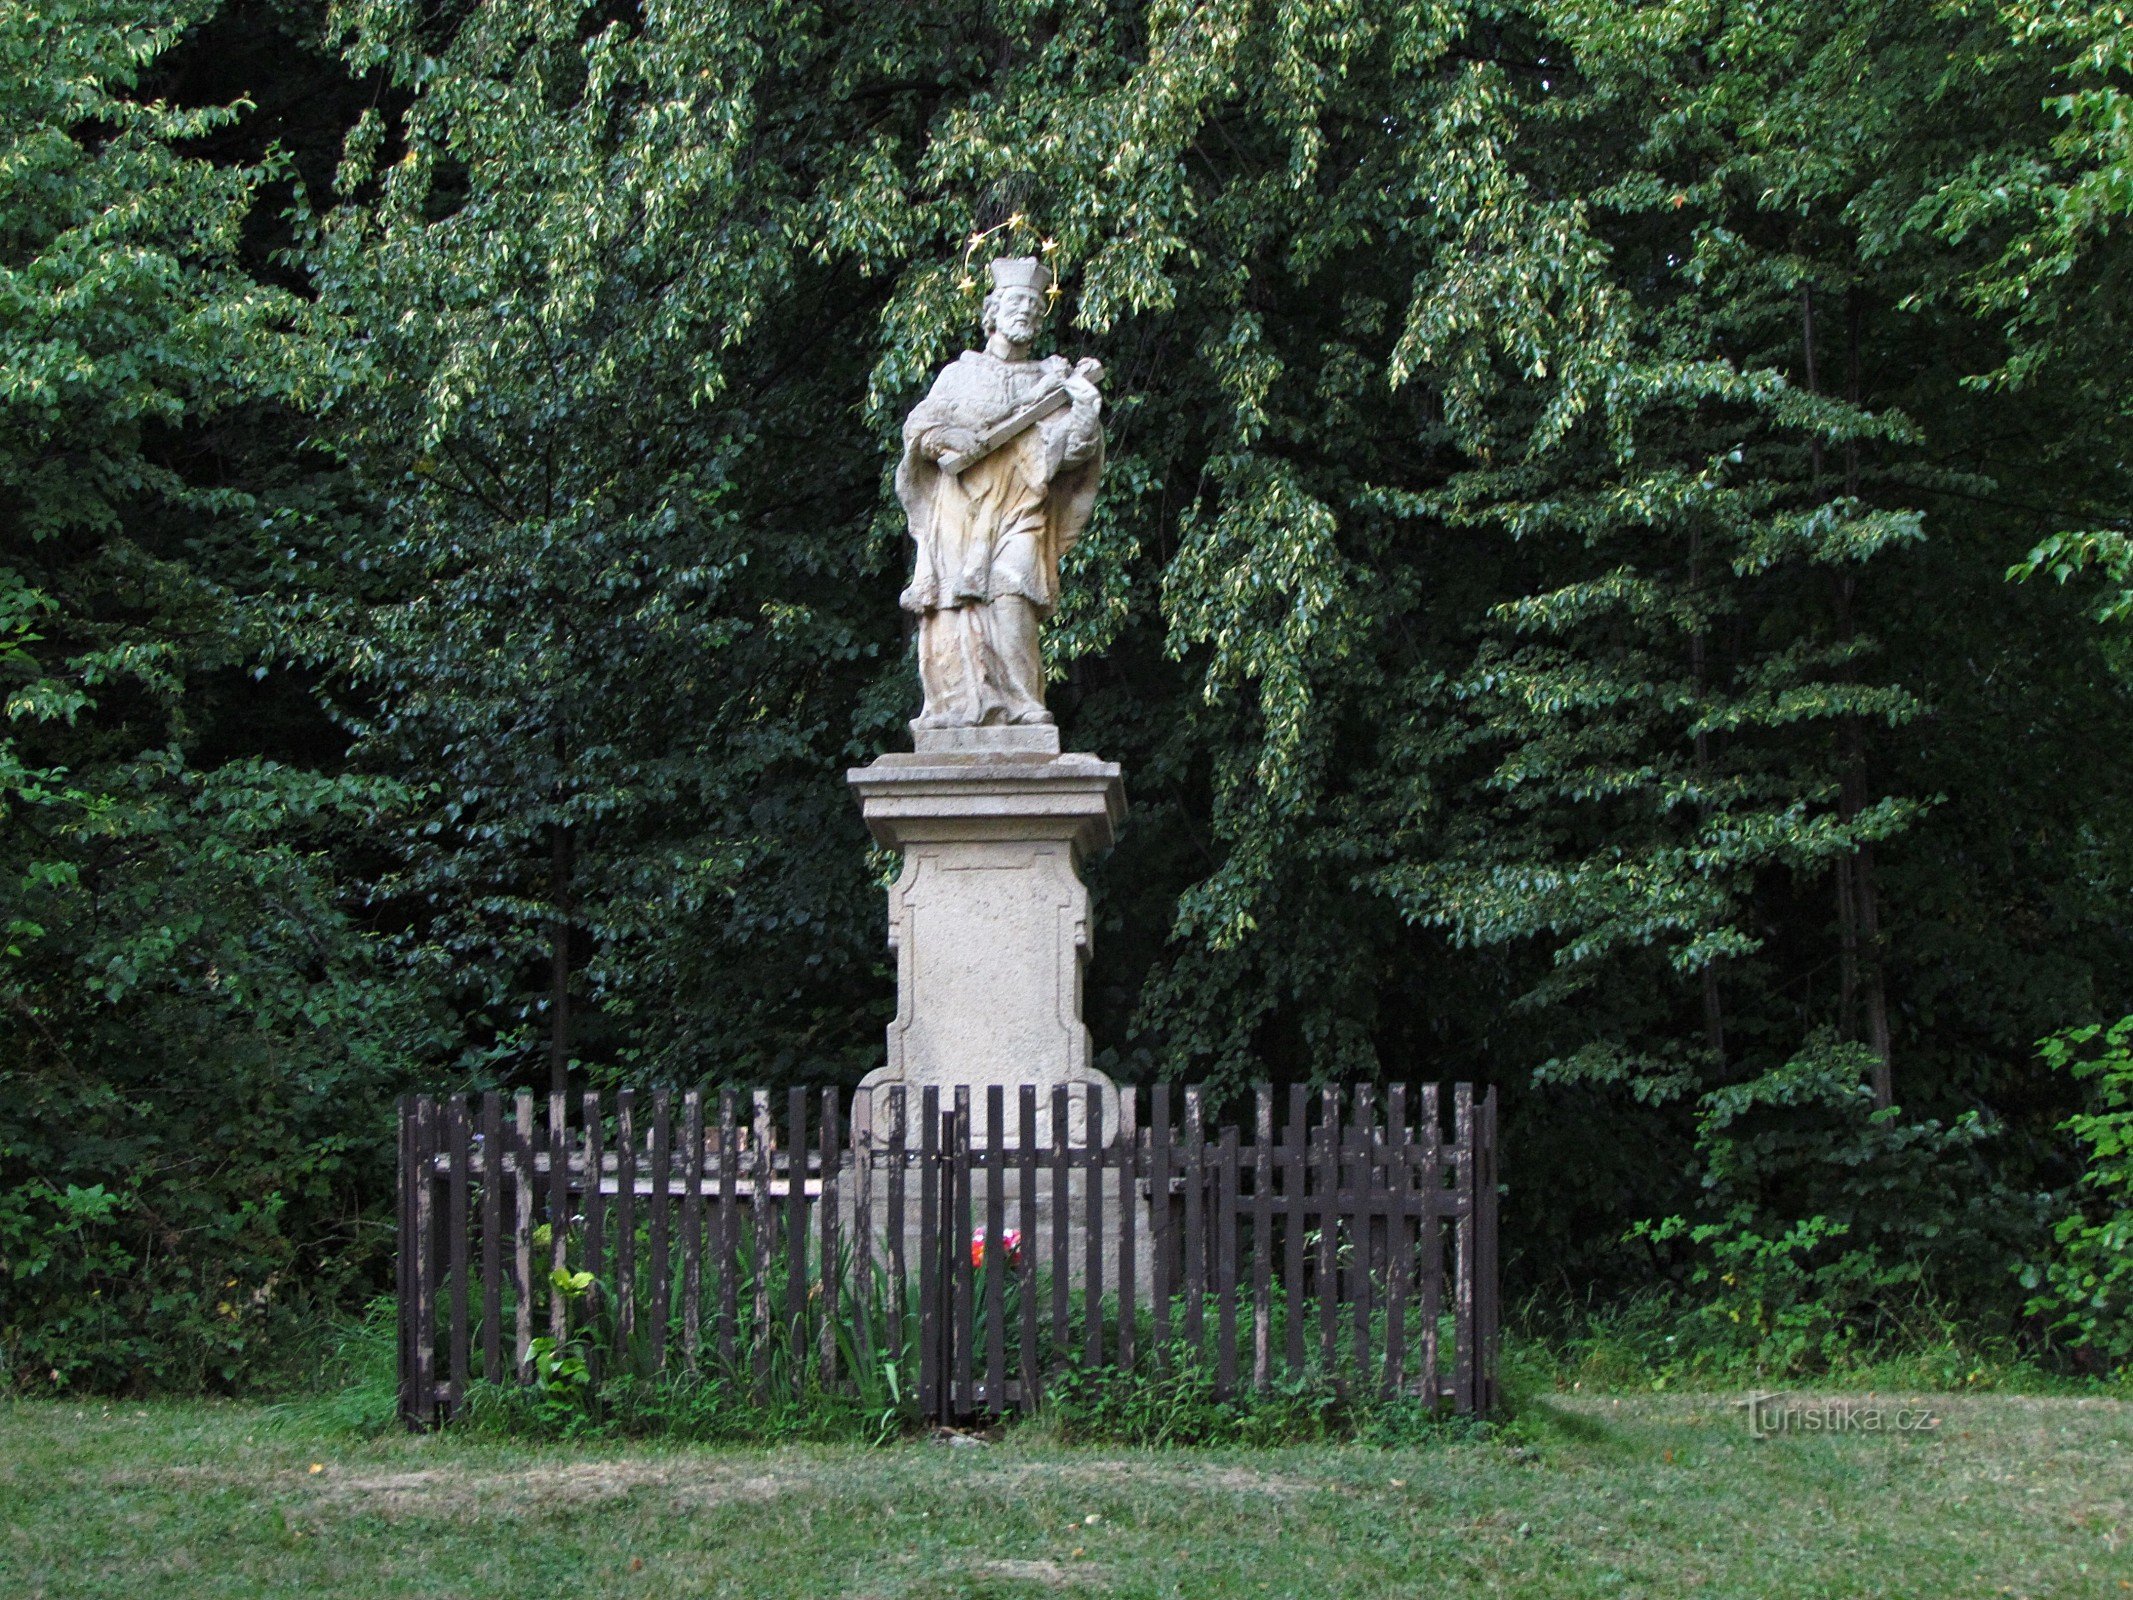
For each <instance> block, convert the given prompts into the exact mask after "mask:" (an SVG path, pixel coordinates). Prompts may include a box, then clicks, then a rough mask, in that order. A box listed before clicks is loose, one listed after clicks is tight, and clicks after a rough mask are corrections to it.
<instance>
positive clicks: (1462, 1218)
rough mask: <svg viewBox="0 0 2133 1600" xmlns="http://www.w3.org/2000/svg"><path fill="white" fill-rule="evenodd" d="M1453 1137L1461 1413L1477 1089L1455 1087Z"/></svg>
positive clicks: (1468, 1357)
mask: <svg viewBox="0 0 2133 1600" xmlns="http://www.w3.org/2000/svg"><path fill="white" fill-rule="evenodd" d="M1452 1138H1453V1140H1454V1142H1455V1143H1456V1144H1457V1146H1458V1162H1459V1198H1460V1210H1459V1219H1458V1221H1457V1222H1456V1223H1455V1224H1454V1225H1453V1241H1452V1248H1453V1250H1454V1252H1455V1253H1456V1254H1457V1256H1458V1261H1457V1270H1458V1277H1457V1278H1456V1279H1454V1280H1453V1284H1452V1305H1453V1313H1452V1404H1453V1405H1454V1406H1455V1407H1457V1408H1458V1410H1460V1411H1461V1412H1466V1413H1471V1412H1472V1411H1473V1409H1474V1166H1475V1163H1474V1090H1473V1086H1472V1085H1471V1084H1464V1083H1460V1084H1454V1085H1453V1086H1452Z"/></svg>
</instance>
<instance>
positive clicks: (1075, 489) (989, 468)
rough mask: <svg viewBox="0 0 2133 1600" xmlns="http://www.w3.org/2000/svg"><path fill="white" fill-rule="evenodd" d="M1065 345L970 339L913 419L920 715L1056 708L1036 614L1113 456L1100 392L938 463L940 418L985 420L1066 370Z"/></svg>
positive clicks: (972, 715)
mask: <svg viewBox="0 0 2133 1600" xmlns="http://www.w3.org/2000/svg"><path fill="white" fill-rule="evenodd" d="M1071 372H1072V368H1071V367H1070V366H1069V364H1068V363H1067V362H1066V361H1065V360H1064V359H1063V358H1061V357H1059V356H1052V357H1049V358H1048V359H1046V360H1043V361H1003V360H1001V359H1000V358H999V357H998V356H994V355H990V354H988V353H986V352H985V351H982V350H966V351H964V352H963V354H962V355H961V356H960V357H959V358H958V359H957V360H956V361H954V362H953V363H952V364H950V365H949V366H948V367H947V368H946V369H945V370H944V371H943V372H942V373H941V375H940V377H939V378H937V379H936V380H934V384H933V388H932V391H931V392H930V393H928V394H927V396H926V398H925V399H924V400H921V401H920V402H919V403H918V404H917V405H916V406H914V407H913V408H912V411H911V414H910V416H908V417H907V418H905V419H904V453H903V459H902V460H901V461H900V462H899V463H898V465H897V468H896V494H897V498H898V499H900V500H901V501H902V502H903V507H904V513H905V515H906V516H907V517H908V518H909V519H910V528H911V538H912V540H913V542H914V543H915V544H916V546H917V552H916V560H915V562H914V565H913V571H912V578H911V582H910V585H909V586H908V587H907V588H906V589H905V590H904V594H903V606H904V609H905V610H907V611H912V612H915V613H917V615H918V618H919V638H918V661H919V678H920V680H921V682H922V683H923V684H924V686H925V691H926V704H925V710H924V711H923V712H922V713H921V714H920V716H919V725H920V726H922V727H976V726H978V725H980V724H987V723H1028V722H1049V721H1051V720H1052V719H1051V714H1050V713H1049V712H1047V711H1046V710H1045V709H1044V660H1043V656H1042V653H1041V651H1040V649H1039V646H1038V640H1037V624H1038V623H1039V622H1040V621H1041V620H1042V619H1043V618H1045V617H1047V616H1049V615H1050V614H1051V611H1052V607H1053V606H1054V605H1055V604H1057V602H1058V598H1059V558H1060V557H1061V556H1063V555H1065V554H1066V552H1067V550H1068V548H1069V547H1070V546H1072V544H1073V543H1074V541H1075V540H1076V539H1078V538H1079V537H1080V536H1081V530H1082V529H1083V528H1084V527H1085V526H1087V524H1088V520H1089V511H1090V509H1091V507H1093V506H1094V504H1095V503H1096V480H1097V477H1098V475H1099V474H1100V473H1101V472H1102V470H1103V431H1102V428H1101V426H1100V425H1099V423H1098V419H1097V413H1096V409H1095V407H1093V406H1085V405H1070V406H1068V407H1067V408H1065V409H1063V410H1059V411H1055V412H1053V413H1052V414H1051V415H1050V416H1048V417H1043V418H1040V419H1039V420H1038V421H1037V422H1036V423H1034V424H1032V425H1031V426H1030V427H1028V428H1025V429H1024V430H1023V431H1022V432H1021V433H1020V434H1018V435H1016V437H1015V438H1013V439H1012V440H1010V441H1009V442H1008V443H1006V444H1004V445H1002V446H1001V447H1000V448H999V449H998V450H995V451H994V452H993V453H992V454H991V455H989V456H987V457H986V458H985V459H984V460H982V461H978V462H975V463H973V464H972V465H971V466H969V467H967V468H965V469H964V470H963V472H961V473H960V474H956V475H951V474H949V473H945V472H943V471H941V470H940V468H939V466H938V465H937V464H936V457H938V456H939V455H940V454H941V453H942V448H943V443H944V441H943V438H942V435H943V431H944V430H946V429H950V428H965V429H968V430H970V431H971V432H973V433H976V432H979V431H982V430H983V429H985V428H987V427H989V426H991V425H992V424H993V423H995V422H998V421H999V420H1000V419H1001V418H1003V417H1005V416H1007V415H1008V414H1009V413H1011V412H1013V411H1015V410H1016V409H1018V408H1019V407H1021V406H1022V405H1024V404H1026V403H1027V402H1028V401H1030V400H1032V399H1034V398H1035V397H1036V396H1037V395H1038V394H1039V393H1040V392H1041V391H1042V390H1044V389H1045V388H1047V387H1050V386H1053V385H1056V384H1059V383H1061V382H1064V381H1065V379H1066V378H1067V377H1068V376H1069V375H1070V374H1071Z"/></svg>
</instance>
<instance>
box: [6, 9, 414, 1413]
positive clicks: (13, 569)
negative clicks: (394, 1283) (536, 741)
mask: <svg viewBox="0 0 2133 1600" xmlns="http://www.w3.org/2000/svg"><path fill="white" fill-rule="evenodd" d="M212 11H213V8H212V7H211V6H208V5H186V6H180V7H176V8H173V7H170V6H151V5H146V4H136V3H132V0H79V3H77V0H37V3H33V4H27V5H17V6H11V7H9V8H7V10H6V12H5V13H4V15H0V151H4V152H5V157H4V160H0V538H4V540H5V548H4V552H0V674H4V678H5V704H6V717H7V721H6V724H5V726H4V729H0V817H4V819H5V822H6V827H5V829H4V830H0V916H4V919H5V922H6V926H7V930H8V931H7V937H6V950H5V953H4V955H0V1367H4V1376H0V1381H4V1382H6V1383H7V1384H9V1385H10V1386H15V1385H20V1386H26V1387H32V1388H45V1387H59V1386H68V1387H72V1386H77V1385H87V1386H93V1387H97V1388H123V1387H134V1388H146V1387H171V1388H184V1389H197V1388H198V1387H200V1386H201V1385H203V1384H208V1383H213V1384H220V1385H227V1384H231V1383H235V1382H237V1381H239V1380H240V1379H242V1378H244V1377H246V1376H248V1375H251V1374H253V1373H255V1372H257V1371H258V1370H260V1367H261V1363H262V1361H263V1360H266V1359H267V1358H268V1357H269V1354H270V1346H271V1344H272V1340H273V1336H274V1335H275V1334H276V1333H277V1332H278V1331H281V1330H282V1329H284V1328H285V1327H286V1326H287V1325H288V1324H289V1323H290V1322H291V1320H292V1319H293V1318H295V1317H296V1316H298V1315H299V1314H308V1312H309V1311H310V1310H311V1309H312V1308H314V1307H316V1306H318V1305H320V1304H330V1303H332V1302H333V1301H334V1300H335V1299H336V1298H337V1297H338V1296H339V1295H340V1294H341V1293H342V1292H343V1290H344V1287H345V1286H346V1285H347V1284H348V1283H349V1282H350V1281H351V1280H360V1279H361V1278H363V1277H364V1276H365V1275H366V1274H368V1273H369V1272H371V1271H373V1270H375V1263H376V1262H377V1261H378V1259H379V1256H380V1251H381V1246H382V1245H383V1244H384V1239H383V1237H382V1233H383V1230H382V1228H381V1226H380V1223H379V1222H378V1220H377V1218H378V1215H379V1213H378V1212H377V1210H376V1209H374V1207H375V1205H376V1198H375V1197H381V1196H382V1194H383V1193H384V1192H385V1188H384V1184H383V1183H382V1182H381V1178H382V1177H383V1173H382V1172H381V1168H383V1167H384V1165H385V1163H386V1160H387V1159H388V1147H389V1141H390V1134H389V1126H390V1125H389V1121H388V1120H387V1118H386V1116H385V1115H384V1094H385V1092H386V1089H387V1085H388V1084H389V1083H390V1082H391V1081H392V1080H393V1078H394V1075H395V1074H396V1073H397V1072H398V1071H400V1070H401V1069H402V1064H403V1063H404V1061H405V1059H406V1053H407V1052H411V1051H413V1050H420V1049H422V1048H425V1047H426V1046H427V1045H428V1043H429V1038H428V1029H429V1026H430V1022H431V1021H432V1020H433V1018H432V1015H431V1014H429V1013H427V1012H426V1010H425V1005H424V999H423V995H424V991H423V989H422V987H421V985H420V984H419V982H417V983H410V982H409V981H408V979H407V977H406V975H404V974H402V973H399V972H394V971H387V970H383V969H381V968H380V966H379V965H378V963H377V961H376V959H375V953H374V952H373V951H372V950H371V948H370V947H369V945H368V943H367V941H365V939H364V938H363V937H362V933H361V930H360V928H358V927H357V926H356V925H355V924H354V923H353V922H352V920H351V919H350V917H349V915H348V907H347V905H346V902H345V901H344V899H343V898H342V896H341V895H340V893H339V891H338V888H337V881H336V880H337V873H336V870H335V864H334V863H333V862H332V861H331V860H330V859H329V852H330V849H331V847H332V846H334V845H336V844H337V843H338V842H339V838H340V837H341V835H342V833H343V830H346V829H350V828H352V827H356V826H360V825H361V823H362V822H363V821H364V820H366V819H367V818H369V817H370V816H372V815H373V814H375V813H376V812H378V811H380V810H381V809H387V808H390V807H391V806H393V805H396V804H398V803H399V802H400V800H401V799H402V797H403V796H404V793H405V788H404V786H403V785H401V784H399V783H397V782H394V781H391V780H377V779H369V778H359V779H353V780H344V779H341V778H337V777H333V776H328V775H323V774H320V773H318V772H315V771H311V770H306V769H304V768H303V767H301V766H292V765H290V764H288V763H287V762H285V761H281V760H276V759H273V758H272V757H271V756H268V755H266V754H264V753H261V752H259V751H257V750H254V749H248V748H245V746H244V745H243V743H242V742H241V741H240V742H234V743H233V742H229V741H218V742H222V745H223V747H222V750H221V752H220V753H219V754H218V755H216V756H215V757H213V758H212V759H210V760H206V761H203V760H200V759H197V751H198V748H199V746H200V745H201V744H202V743H204V742H210V741H211V740H212V739H213V738H214V736H215V735H217V734H219V733H220V732H221V731H222V730H221V728H220V727H218V721H219V719H218V716H217V712H218V709H219V707H218V701H221V700H224V699H226V698H227V695H228V692H229V691H228V689H227V688H226V686H227V685H228V684H229V683H230V682H231V681H232V680H233V679H237V678H238V675H239V673H240V671H241V669H242V668H243V667H244V666H245V665H246V664H247V663H248V662H250V661H251V659H252V646H251V642H250V638H249V633H248V629H247V628H246V626H245V622H244V617H245V612H244V608H243V605H242V603H241V597H240V596H239V595H238V594H237V593H236V592H235V591H236V589H237V588H238V587H239V586H241V585H242V583H243V581H244V578H245V575H246V573H247V570H248V562H247V560H246V554H247V550H248V545H249V539H250V534H249V532H248V531H247V525H248V521H249V520H250V519H253V518H256V515H257V511H258V504H257V499H256V497H255V496H254V495H253V494H251V493H250V492H248V491H247V490H245V489H243V488H241V487H238V486H236V485H234V484H233V483H231V482H230V481H229V480H228V478H227V477H226V476H224V475H223V474H222V473H221V472H220V471H219V469H218V468H217V466H216V464H215V463H214V461H213V459H212V454H213V453H212V451H210V450H207V449H205V448H204V446H203V441H204V440H205V439H206V438H208V437H209V436H210V434H211V431H212V430H213V429H215V428H218V427H228V426H234V425H236V422H237V419H238V418H239V417H240V416H246V415H254V414H256V408H257V407H259V406H261V405H264V404H266V403H267V402H268V401H269V400H270V398H271V397H272V396H273V395H274V394H275V393H276V392H277V391H278V388H279V384H280V377H281V374H282V373H283V371H284V369H285V363H286V357H287V354H288V351H287V346H286V341H285V335H286V332H287V328H288V325H289V322H290V318H291V316H292V313H293V311H294V307H295V304H296V302H295V299H294V297H293V296H292V295H291V294H289V293H288V292H287V291H285V290H280V289H275V288H271V287H269V286H267V285H265V284H263V283H261V282H259V281H258V280H257V279H255V278H254V277H253V276H251V275H250V274H249V273H248V272H246V271H245V270H244V268H243V266H242V264H241V263H240V261H239V260H238V257H239V254H240V250H241V244H242V235H243V229H244V227H245V226H246V224H247V222H248V220H249V219H250V218H251V216H252V214H253V210H254V206H255V203H256V199H257V196H258V194H259V192H260V190H261V187H262V185H264V184H265V183H267V182H268V181H270V180H271V179H272V177H273V176H274V173H275V170H276V166H275V163H274V162H272V161H260V162H236V163H233V162H230V161H228V160H217V159H213V158H211V157H209V156H205V155H200V154H196V153H192V152H194V151H197V150H198V149H200V148H201V147H202V146H203V145H208V144H211V143H212V142H213V141H214V140H215V139H216V138H217V137H219V136H220V135H222V134H223V133H225V132H226V131H227V130H228V129H229V128H230V127H231V126H232V125H233V124H234V123H235V122H236V121H237V119H238V118H239V117H240V115H241V113H242V111H243V109H244V108H243V106H242V105H241V104H238V103H234V102H232V103H226V104H217V105H211V106H207V107H202V108H195V109H179V108H175V107H173V106H172V105H170V104H169V103H167V102H166V101H165V100H164V99H163V98H161V97H160V96H158V95H156V94H154V93H153V92H152V91H151V90H150V88H149V87H148V84H149V80H150V77H151V74H152V73H153V72H154V71H155V70H156V68H157V63H158V62H159V60H160V58H162V57H163V56H164V54H165V53H166V52H167V51H169V50H170V49H171V48H172V47H173V46H174V45H175V44H176V42H177V41H178V39H179V38H180V36H181V35H182V34H183V33H184V32H185V31H186V30H187V29H190V28H195V27H198V26H200V25H202V24H204V23H205V22H206V21H207V20H208V19H209V18H210V16H211V15H212ZM203 456H205V457H207V459H206V460H205V461H203V459H202V458H203ZM258 670H260V671H261V672H264V671H266V670H267V669H266V667H265V666H261V667H260V668H259V669H258Z"/></svg>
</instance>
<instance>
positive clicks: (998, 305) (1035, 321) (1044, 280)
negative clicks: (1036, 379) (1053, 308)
mask: <svg viewBox="0 0 2133 1600" xmlns="http://www.w3.org/2000/svg"><path fill="white" fill-rule="evenodd" d="M991 272H992V292H991V293H990V294H988V295H987V296H986V297H985V310H984V313H983V319H982V320H983V324H984V328H985V336H986V337H987V338H988V339H989V338H991V337H992V336H993V334H994V333H996V332H997V333H1003V334H1005V335H1006V336H1007V337H1008V338H1010V339H1012V340H1013V341H1014V342H1015V343H1016V344H1028V343H1030V342H1031V341H1032V340H1034V339H1035V338H1036V337H1037V332H1038V330H1039V329H1040V328H1042V327H1043V326H1044V314H1045V312H1046V311H1047V310H1048V309H1049V308H1050V305H1051V287H1052V274H1051V272H1050V271H1049V270H1048V269H1047V268H1046V267H1045V265H1044V263H1043V262H1042V261H1039V260H1038V259H1037V258H1036V257H1035V256H1003V257H1001V258H1000V259H999V260H998V261H995V262H993V263H992V267H991Z"/></svg>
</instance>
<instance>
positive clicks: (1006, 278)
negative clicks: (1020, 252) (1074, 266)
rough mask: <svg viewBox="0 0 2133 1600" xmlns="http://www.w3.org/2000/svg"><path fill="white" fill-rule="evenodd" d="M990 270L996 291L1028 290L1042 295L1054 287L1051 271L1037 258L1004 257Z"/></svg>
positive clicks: (994, 263) (993, 264)
mask: <svg viewBox="0 0 2133 1600" xmlns="http://www.w3.org/2000/svg"><path fill="white" fill-rule="evenodd" d="M990 270H991V272H992V286H993V288H995V289H1027V290H1029V291H1030V292H1031V293H1032V294H1040V295H1041V294H1043V293H1045V292H1046V291H1047V290H1049V289H1050V288H1051V287H1052V273H1051V269H1050V268H1049V267H1047V266H1046V265H1045V264H1044V263H1043V262H1042V261H1039V260H1038V259H1037V258H1036V257H1035V256H1002V257H1000V259H999V260H997V261H995V262H993V263H992V266H991V268H990Z"/></svg>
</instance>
